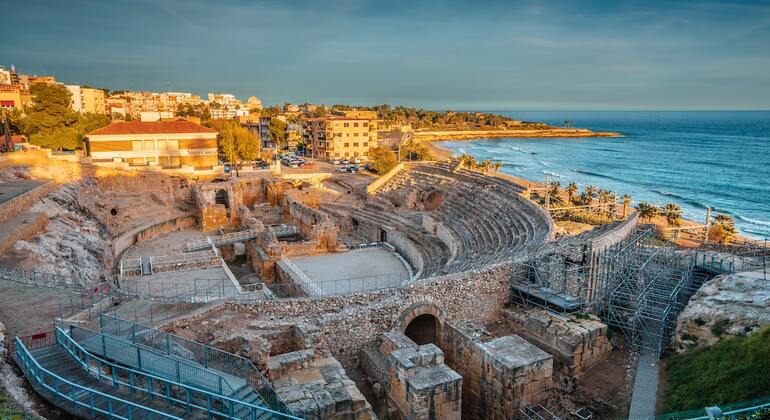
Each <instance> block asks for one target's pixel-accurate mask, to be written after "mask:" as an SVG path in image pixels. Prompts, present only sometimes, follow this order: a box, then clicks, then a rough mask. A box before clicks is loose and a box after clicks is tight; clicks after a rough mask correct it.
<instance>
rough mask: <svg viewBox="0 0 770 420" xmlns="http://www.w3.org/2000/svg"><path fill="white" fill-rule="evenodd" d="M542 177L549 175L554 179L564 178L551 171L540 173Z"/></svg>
mask: <svg viewBox="0 0 770 420" xmlns="http://www.w3.org/2000/svg"><path fill="white" fill-rule="evenodd" d="M542 172H543V174H544V175H549V176H552V177H556V178H564V175H562V174H559V173H556V172H553V171H542Z"/></svg>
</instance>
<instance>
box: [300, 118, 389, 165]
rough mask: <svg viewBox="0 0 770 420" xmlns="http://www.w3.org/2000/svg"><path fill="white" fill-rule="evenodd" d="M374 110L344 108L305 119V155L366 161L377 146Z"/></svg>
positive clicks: (376, 121) (328, 158)
mask: <svg viewBox="0 0 770 420" xmlns="http://www.w3.org/2000/svg"><path fill="white" fill-rule="evenodd" d="M376 117H377V114H376V113H375V112H373V111H344V112H340V113H335V114H333V115H330V116H326V117H320V118H311V119H308V120H306V121H305V124H304V137H305V144H306V147H307V149H308V154H310V155H311V156H312V157H314V158H317V159H326V160H334V159H356V158H358V159H362V160H366V159H367V157H368V155H369V149H371V148H372V147H377V130H378V123H379V121H378V120H377V119H376Z"/></svg>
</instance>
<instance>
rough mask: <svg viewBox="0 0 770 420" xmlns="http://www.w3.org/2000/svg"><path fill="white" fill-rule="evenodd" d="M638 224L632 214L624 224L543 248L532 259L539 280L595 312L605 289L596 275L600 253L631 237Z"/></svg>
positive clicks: (597, 273) (636, 218)
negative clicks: (580, 299)
mask: <svg viewBox="0 0 770 420" xmlns="http://www.w3.org/2000/svg"><path fill="white" fill-rule="evenodd" d="M638 221H639V219H638V215H637V214H636V213H634V214H633V215H631V216H630V217H629V218H628V219H626V220H624V221H621V222H616V223H613V224H611V225H606V226H602V227H597V228H594V229H593V230H591V231H588V232H585V233H583V234H580V235H577V236H573V237H567V238H564V239H562V240H560V241H557V242H553V243H551V244H549V245H547V246H546V247H545V248H543V250H541V251H540V252H539V253H538V255H537V257H536V258H537V262H538V267H539V268H540V271H539V280H540V281H542V282H543V283H545V286H547V287H550V288H551V289H553V290H554V291H556V292H559V293H565V294H567V295H570V296H573V297H578V298H582V299H583V301H584V303H585V304H586V307H585V310H587V311H592V312H595V311H596V310H597V304H598V302H599V301H601V300H602V299H603V298H604V296H603V294H604V293H605V292H606V288H607V285H606V284H604V283H602V280H603V278H602V276H601V275H600V273H601V264H602V261H601V256H602V253H603V252H604V251H605V250H607V249H608V248H610V247H612V246H614V245H616V244H617V243H619V242H622V241H624V240H626V239H627V238H628V237H630V236H632V235H633V234H634V233H635V232H636V228H637V225H638ZM592 303H593V305H589V304H592Z"/></svg>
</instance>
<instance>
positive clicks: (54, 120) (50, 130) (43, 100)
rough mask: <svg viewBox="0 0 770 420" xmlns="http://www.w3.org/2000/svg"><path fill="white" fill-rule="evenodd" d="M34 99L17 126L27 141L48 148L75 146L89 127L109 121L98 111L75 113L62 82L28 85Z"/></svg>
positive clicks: (81, 140) (101, 125)
mask: <svg viewBox="0 0 770 420" xmlns="http://www.w3.org/2000/svg"><path fill="white" fill-rule="evenodd" d="M30 91H31V93H32V94H33V95H34V96H35V102H34V103H33V104H32V105H30V106H29V107H28V108H27V109H26V110H25V114H26V116H25V117H23V118H21V119H19V120H18V123H17V124H18V125H19V128H20V129H21V132H22V133H24V134H25V135H26V136H27V137H28V138H29V142H30V143H32V144H34V145H37V146H41V147H47V148H50V149H60V150H61V149H69V150H72V149H78V148H81V147H83V138H84V137H85V134H86V133H88V132H89V131H93V130H96V129H97V128H100V127H104V126H105V125H107V124H109V123H110V117H108V116H107V115H102V114H91V113H85V114H78V113H77V112H75V111H73V110H72V108H70V98H71V96H72V95H71V94H70V92H69V90H67V88H66V87H64V86H62V85H49V84H45V83H38V84H35V85H33V86H32V88H31V89H30Z"/></svg>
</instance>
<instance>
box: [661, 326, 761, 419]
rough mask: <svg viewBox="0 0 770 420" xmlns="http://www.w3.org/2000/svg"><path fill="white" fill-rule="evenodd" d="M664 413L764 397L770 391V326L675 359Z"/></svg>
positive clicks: (670, 366) (669, 366)
mask: <svg viewBox="0 0 770 420" xmlns="http://www.w3.org/2000/svg"><path fill="white" fill-rule="evenodd" d="M666 372H667V377H668V388H667V390H666V394H665V396H664V411H666V412H671V411H684V410H692V409H700V408H703V407H707V406H710V405H724V404H729V403H733V402H738V401H746V400H750V399H754V398H759V397H764V396H766V394H767V393H768V390H770V375H768V374H767V372H770V326H765V327H764V328H762V329H760V330H759V331H757V332H755V333H753V334H749V335H747V336H745V337H735V338H727V339H723V340H721V341H720V342H718V343H716V344H714V345H713V346H709V347H697V348H695V349H691V350H687V351H685V352H684V353H682V354H679V355H676V356H674V357H672V358H671V359H670V360H669V361H668V363H667V366H666Z"/></svg>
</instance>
